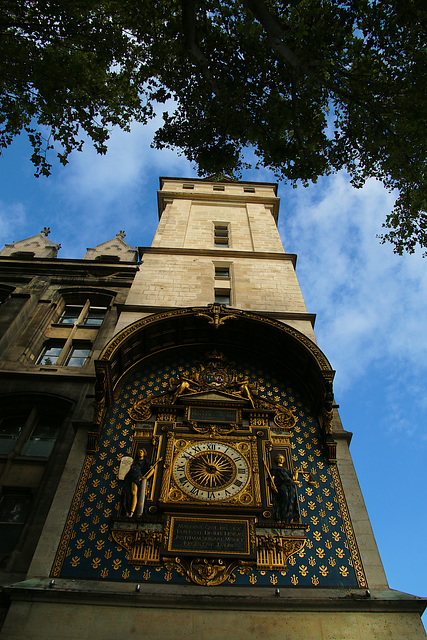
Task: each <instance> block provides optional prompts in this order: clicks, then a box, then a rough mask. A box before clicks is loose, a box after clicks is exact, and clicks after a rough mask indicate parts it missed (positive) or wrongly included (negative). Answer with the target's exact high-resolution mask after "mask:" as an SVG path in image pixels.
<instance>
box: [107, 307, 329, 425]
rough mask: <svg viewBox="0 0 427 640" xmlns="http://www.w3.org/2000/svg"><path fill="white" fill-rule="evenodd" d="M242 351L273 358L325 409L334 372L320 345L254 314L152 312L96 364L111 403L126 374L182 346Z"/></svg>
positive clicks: (219, 309) (217, 310)
mask: <svg viewBox="0 0 427 640" xmlns="http://www.w3.org/2000/svg"><path fill="white" fill-rule="evenodd" d="M191 346H199V347H200V346H202V347H203V346H206V347H207V348H212V347H214V348H216V349H221V348H224V349H225V348H227V347H233V348H240V349H245V350H247V351H250V352H251V353H253V354H259V355H260V357H262V358H263V359H271V360H272V361H274V362H275V363H276V364H279V366H280V367H281V368H282V369H283V371H284V372H286V374H287V375H289V377H290V378H291V379H293V380H294V381H295V382H296V383H297V384H298V386H299V388H300V389H301V390H302V391H303V392H304V393H305V394H306V396H307V397H308V399H309V400H310V401H311V403H312V406H313V408H314V409H316V410H317V411H319V413H320V412H321V411H322V408H323V404H324V399H325V393H326V389H327V385H328V384H329V387H330V385H331V382H332V380H333V376H334V371H333V370H332V369H331V366H330V364H329V362H328V360H327V358H326V357H325V355H324V354H323V352H322V351H321V350H320V349H319V348H318V347H317V345H316V344H315V343H314V342H312V341H311V340H310V339H309V338H307V337H306V336H305V335H304V334H302V333H301V332H299V331H297V330H296V329H294V328H293V327H290V326H289V325H286V324H284V323H282V322H279V321H277V320H274V319H271V318H269V317H266V316H263V315H261V314H256V313H251V312H248V311H241V310H237V309H231V308H229V307H223V306H221V305H209V307H207V308H206V307H199V308H197V307H196V308H194V307H193V308H183V309H176V310H172V311H167V312H164V313H159V314H153V315H150V316H148V317H146V318H143V319H141V320H137V321H136V322H134V323H133V324H131V325H129V326H128V327H126V328H125V329H123V330H122V331H121V332H120V333H118V334H117V335H116V336H115V337H114V338H113V339H112V340H111V341H110V342H109V343H108V344H107V345H106V347H105V348H104V350H103V351H102V353H101V354H100V358H99V360H97V361H96V369H97V376H98V390H99V391H101V389H100V387H101V385H102V387H103V388H104V394H103V395H104V397H106V400H107V404H109V402H111V400H112V398H113V395H114V394H115V391H117V390H118V389H119V388H120V387H121V383H122V382H123V381H124V378H125V377H126V376H127V374H128V373H129V372H130V371H131V369H134V368H135V367H136V366H138V365H139V364H140V363H141V362H142V361H143V360H144V359H145V358H148V357H150V356H154V355H157V354H159V353H160V352H162V351H165V350H172V349H179V348H182V347H191Z"/></svg>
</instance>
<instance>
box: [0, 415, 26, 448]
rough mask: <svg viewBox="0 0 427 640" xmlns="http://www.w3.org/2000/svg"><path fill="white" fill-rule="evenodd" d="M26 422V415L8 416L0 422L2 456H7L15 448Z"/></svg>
mask: <svg viewBox="0 0 427 640" xmlns="http://www.w3.org/2000/svg"><path fill="white" fill-rule="evenodd" d="M26 420H27V416H26V415H17V416H8V417H5V418H2V419H1V420H0V454H1V455H7V454H8V453H10V451H12V449H13V448H14V447H15V445H16V442H17V440H18V438H19V436H20V435H21V431H22V429H23V428H24V426H25V422H26Z"/></svg>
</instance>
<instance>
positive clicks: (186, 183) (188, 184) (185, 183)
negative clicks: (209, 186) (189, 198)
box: [182, 182, 194, 189]
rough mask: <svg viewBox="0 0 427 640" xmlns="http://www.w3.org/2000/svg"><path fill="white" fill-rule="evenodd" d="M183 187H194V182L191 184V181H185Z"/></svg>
mask: <svg viewBox="0 0 427 640" xmlns="http://www.w3.org/2000/svg"><path fill="white" fill-rule="evenodd" d="M182 188H183V189H194V184H190V183H189V182H184V184H183V185H182Z"/></svg>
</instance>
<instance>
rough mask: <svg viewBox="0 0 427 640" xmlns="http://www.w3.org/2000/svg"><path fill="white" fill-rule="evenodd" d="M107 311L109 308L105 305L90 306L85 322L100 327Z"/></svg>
mask: <svg viewBox="0 0 427 640" xmlns="http://www.w3.org/2000/svg"><path fill="white" fill-rule="evenodd" d="M106 313H107V309H105V308H104V307H90V309H89V312H88V314H87V316H86V318H85V319H84V324H86V325H90V326H93V327H99V326H100V325H101V324H102V322H103V320H104V318H105V314H106Z"/></svg>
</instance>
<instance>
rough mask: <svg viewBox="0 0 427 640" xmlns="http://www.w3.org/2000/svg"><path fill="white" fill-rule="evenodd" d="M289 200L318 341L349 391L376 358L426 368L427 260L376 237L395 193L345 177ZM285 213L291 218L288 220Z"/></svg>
mask: <svg viewBox="0 0 427 640" xmlns="http://www.w3.org/2000/svg"><path fill="white" fill-rule="evenodd" d="M290 201H291V203H292V204H293V207H292V209H293V212H292V213H291V215H290V216H289V217H287V214H286V203H284V206H283V204H282V212H281V216H282V220H281V223H280V230H281V232H282V236H284V243H285V248H286V249H287V250H288V251H294V250H296V251H297V252H298V269H297V273H298V276H299V279H300V283H301V286H302V290H303V294H304V296H305V299H306V302H307V306H308V310H309V311H311V310H313V311H315V312H316V313H317V315H318V320H317V325H316V335H317V338H318V341H319V345H320V347H321V348H322V349H324V351H325V353H326V354H327V355H328V357H329V359H330V361H331V363H332V366H333V367H334V368H336V369H337V372H338V374H337V380H336V384H337V388H338V389H342V390H344V389H346V388H347V387H348V386H349V385H352V384H354V383H355V381H357V379H358V378H359V377H360V376H361V375H362V374H363V373H364V372H366V370H367V368H368V367H369V366H370V365H372V363H373V362H375V361H377V360H382V361H383V362H387V363H389V364H391V363H392V362H393V361H394V362H396V360H397V359H398V360H399V361H401V362H404V363H408V364H409V363H410V364H411V366H413V367H416V368H417V369H422V370H423V371H424V372H425V371H426V368H427V365H426V364H425V363H427V357H426V356H427V333H426V332H425V329H424V318H425V315H426V311H427V298H426V292H427V273H426V270H425V266H426V263H425V261H423V259H422V258H421V257H420V255H405V256H402V257H401V256H397V255H395V254H394V253H393V251H392V248H391V247H390V246H389V245H381V244H380V243H379V240H378V239H377V238H376V234H377V233H381V223H382V221H383V220H384V219H385V216H386V214H387V212H389V211H390V210H391V208H392V206H393V196H392V195H391V194H389V193H387V192H386V191H385V189H384V188H383V187H382V185H381V184H380V183H378V182H376V181H375V180H370V181H368V182H367V184H366V185H365V187H364V188H363V189H360V190H355V189H353V188H352V187H351V186H350V184H349V182H348V180H347V178H346V176H345V174H342V173H341V174H337V175H336V176H333V177H331V178H328V179H325V180H322V181H321V184H320V185H318V186H317V188H313V187H311V188H310V189H309V190H300V189H298V190H297V192H296V193H295V194H294V195H292V194H291V196H290ZM284 218H285V219H284Z"/></svg>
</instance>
